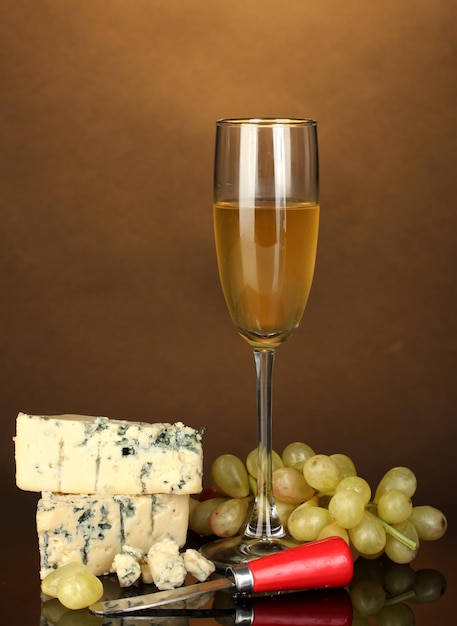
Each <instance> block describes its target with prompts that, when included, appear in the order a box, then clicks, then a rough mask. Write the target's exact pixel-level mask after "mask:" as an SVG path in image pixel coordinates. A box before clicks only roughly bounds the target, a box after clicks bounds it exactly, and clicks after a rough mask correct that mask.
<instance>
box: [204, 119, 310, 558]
mask: <svg viewBox="0 0 457 626" xmlns="http://www.w3.org/2000/svg"><path fill="white" fill-rule="evenodd" d="M318 228H319V177H318V150H317V124H316V122H315V121H314V120H311V119H276V118H274V119H272V118H263V119H224V120H220V121H218V122H217V133H216V153H215V169H214V232H215V241H216V253H217V261H218V267H219V276H220V281H221V285H222V290H223V293H224V297H225V301H226V303H227V307H228V310H229V312H230V315H231V317H232V320H233V323H234V324H235V327H236V329H237V330H238V332H239V334H240V335H241V336H242V337H243V338H244V339H246V341H247V342H248V343H249V344H250V345H251V346H252V348H253V352H254V360H255V366H256V373H257V407H258V419H257V426H258V429H257V430H258V445H257V465H258V475H257V494H256V497H255V502H254V508H253V512H252V516H251V519H250V521H249V523H248V524H247V526H246V528H245V529H244V534H243V535H242V536H239V537H235V538H230V539H220V540H216V541H214V542H210V543H207V544H206V545H205V546H203V548H202V551H203V553H204V554H205V555H206V556H208V557H209V558H211V559H212V560H213V561H214V562H215V563H216V564H219V565H220V566H221V567H223V566H224V565H230V564H233V563H237V562H243V561H247V560H250V559H253V558H258V557H259V556H264V555H267V554H270V553H273V552H277V551H279V550H283V549H285V548H287V547H290V546H292V545H295V543H294V542H293V540H292V539H291V538H290V537H287V535H286V532H285V531H284V528H283V526H282V525H281V522H280V520H279V516H278V513H277V511H276V506H275V503H274V498H273V494H272V460H271V455H272V412H271V406H272V375H273V364H274V359H275V353H276V348H277V347H278V346H279V345H280V344H281V343H283V342H284V341H285V340H286V339H287V338H288V337H290V335H291V334H292V333H293V332H294V331H295V330H296V329H297V327H298V325H299V323H300V320H301V318H302V315H303V312H304V310H305V307H306V303H307V300H308V296H309V292H310V289H311V283H312V280H313V274H314V265H315V259H316V248H317V236H318Z"/></svg>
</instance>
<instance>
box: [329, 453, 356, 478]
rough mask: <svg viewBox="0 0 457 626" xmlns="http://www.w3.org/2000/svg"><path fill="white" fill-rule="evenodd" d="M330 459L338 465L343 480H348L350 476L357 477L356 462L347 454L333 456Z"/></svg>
mask: <svg viewBox="0 0 457 626" xmlns="http://www.w3.org/2000/svg"><path fill="white" fill-rule="evenodd" d="M330 458H331V459H333V460H334V461H335V463H336V464H337V465H338V469H339V470H340V477H341V479H343V478H347V477H348V476H357V470H356V469H355V465H354V462H353V461H352V459H351V458H350V457H348V456H347V455H346V454H331V455H330Z"/></svg>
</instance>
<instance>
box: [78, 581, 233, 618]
mask: <svg viewBox="0 0 457 626" xmlns="http://www.w3.org/2000/svg"><path fill="white" fill-rule="evenodd" d="M234 586H235V583H234V581H232V580H230V579H228V578H215V579H214V580H207V581H206V582H204V583H196V584H195V585H186V586H185V587H178V588H177V589H166V590H165V591H155V592H153V593H147V594H145V595H142V596H134V597H131V598H120V599H119V600H107V601H106V602H96V603H95V604H91V606H90V607H89V611H91V613H95V615H119V614H121V613H131V612H134V611H142V610H144V609H151V608H154V607H156V606H163V605H166V604H175V603H177V602H180V601H184V600H189V599H191V598H195V597H197V596H201V595H202V594H204V593H215V592H216V591H220V590H222V589H230V588H231V587H234Z"/></svg>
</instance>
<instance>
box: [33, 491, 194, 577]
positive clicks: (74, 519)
mask: <svg viewBox="0 0 457 626" xmlns="http://www.w3.org/2000/svg"><path fill="white" fill-rule="evenodd" d="M188 516H189V496H178V495H171V494H159V495H151V496H124V495H115V496H82V495H57V494H51V493H43V494H42V497H41V499H40V501H39V502H38V508H37V531H38V540H39V548H40V558H41V577H42V578H43V577H44V576H46V574H49V573H50V572H51V571H52V570H54V569H55V568H57V567H60V566H61V565H65V563H68V562H70V561H80V562H82V563H85V564H86V565H88V567H89V568H90V570H91V571H92V573H94V574H95V575H102V574H107V573H109V572H110V571H112V564H113V560H114V557H115V555H116V554H117V553H120V552H122V551H123V546H124V544H128V545H129V546H131V547H132V548H136V549H138V550H139V551H140V552H141V553H143V554H146V553H147V552H148V550H149V549H150V547H151V546H152V545H153V544H154V543H156V542H157V541H161V540H163V539H164V538H168V537H171V538H172V539H173V540H174V541H175V542H176V543H177V544H178V545H179V546H183V545H184V543H185V541H186V534H187V524H188Z"/></svg>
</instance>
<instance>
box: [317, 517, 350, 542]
mask: <svg viewBox="0 0 457 626" xmlns="http://www.w3.org/2000/svg"><path fill="white" fill-rule="evenodd" d="M327 537H341V539H344V541H345V542H346V543H349V535H348V531H347V530H346V529H345V528H342V527H341V526H340V525H339V524H337V523H336V522H332V523H331V524H328V525H327V526H324V528H323V529H322V530H321V532H320V533H319V534H318V536H317V538H318V539H326V538H327Z"/></svg>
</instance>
